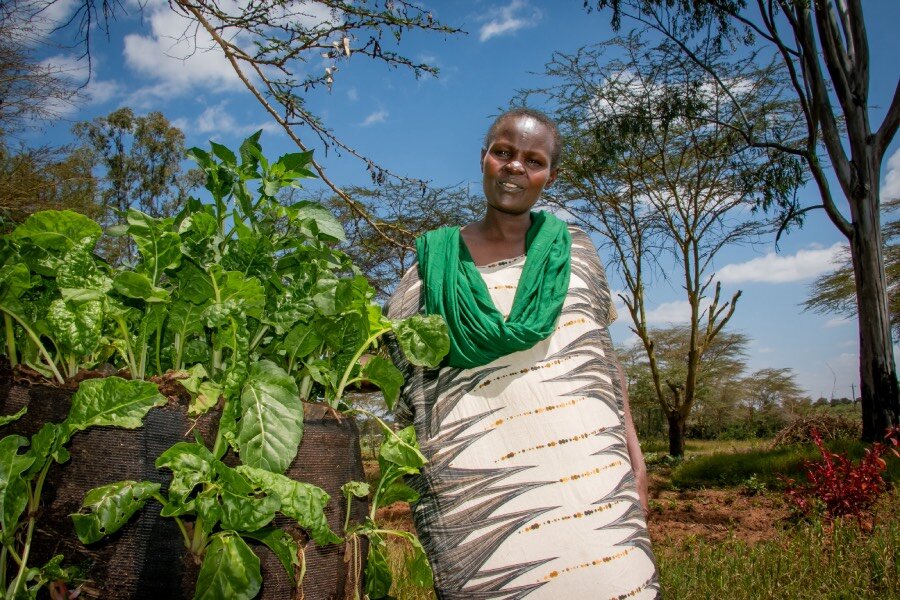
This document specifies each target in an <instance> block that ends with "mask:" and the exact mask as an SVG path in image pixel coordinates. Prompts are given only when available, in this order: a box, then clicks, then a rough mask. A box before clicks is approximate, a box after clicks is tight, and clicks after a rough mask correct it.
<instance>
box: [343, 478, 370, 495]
mask: <svg viewBox="0 0 900 600" xmlns="http://www.w3.org/2000/svg"><path fill="white" fill-rule="evenodd" d="M341 492H342V493H343V494H344V498H347V499H349V498H350V496H351V495H353V496H356V497H357V498H368V497H369V484H368V483H366V482H364V481H348V482H347V483H345V484H344V485H342V486H341Z"/></svg>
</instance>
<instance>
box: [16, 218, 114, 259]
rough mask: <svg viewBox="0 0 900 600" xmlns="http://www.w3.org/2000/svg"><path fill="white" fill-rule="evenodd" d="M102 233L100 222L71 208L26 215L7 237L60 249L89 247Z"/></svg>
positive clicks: (62, 250) (58, 250)
mask: <svg viewBox="0 0 900 600" xmlns="http://www.w3.org/2000/svg"><path fill="white" fill-rule="evenodd" d="M102 233H103V230H102V229H100V226H99V225H97V224H96V223H94V222H93V221H92V220H91V219H89V218H88V217H85V216H84V215H80V214H78V213H76V212H73V211H71V210H63V211H56V210H45V211H41V212H39V213H35V214H33V215H31V216H30V217H28V218H27V219H26V220H25V222H24V223H22V224H21V225H19V226H18V227H16V228H15V229H14V230H13V232H12V233H11V234H10V238H12V239H13V240H16V241H28V242H30V243H32V244H34V245H35V246H38V247H40V248H43V249H44V250H47V251H54V252H57V253H63V252H67V251H68V250H71V249H72V248H86V249H88V250H91V249H93V247H94V246H95V245H96V243H97V240H99V239H100V236H101V235H102Z"/></svg>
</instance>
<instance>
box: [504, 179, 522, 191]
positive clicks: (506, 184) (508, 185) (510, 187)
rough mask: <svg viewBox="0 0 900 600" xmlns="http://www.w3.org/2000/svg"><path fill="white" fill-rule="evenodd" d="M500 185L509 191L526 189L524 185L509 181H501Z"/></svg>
mask: <svg viewBox="0 0 900 600" xmlns="http://www.w3.org/2000/svg"><path fill="white" fill-rule="evenodd" d="M498 185H499V186H500V187H501V188H502V189H503V190H505V191H507V192H518V191H521V190H523V189H524V188H523V187H522V186H520V185H516V184H515V183H510V182H509V181H501V182H500V183H499V184H498Z"/></svg>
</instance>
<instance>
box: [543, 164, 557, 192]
mask: <svg viewBox="0 0 900 600" xmlns="http://www.w3.org/2000/svg"><path fill="white" fill-rule="evenodd" d="M557 175H559V167H557V168H555V169H550V177H548V178H547V183H545V184H544V187H545V188H548V187H550V186H551V185H553V182H554V181H556V176H557Z"/></svg>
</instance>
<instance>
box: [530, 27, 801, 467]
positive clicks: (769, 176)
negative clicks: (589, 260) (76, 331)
mask: <svg viewBox="0 0 900 600" xmlns="http://www.w3.org/2000/svg"><path fill="white" fill-rule="evenodd" d="M612 57H617V58H612ZM546 75H547V77H548V78H549V79H550V80H551V82H552V84H551V85H550V86H549V87H547V88H544V89H541V90H531V91H530V92H526V93H525V94H524V95H523V98H522V99H528V98H530V97H534V96H544V97H545V98H546V101H547V102H548V104H549V105H550V106H552V107H554V110H555V115H554V116H555V117H556V118H557V120H558V122H559V123H560V125H561V129H562V131H563V135H564V137H565V138H566V142H567V157H566V158H564V161H563V164H562V166H561V168H560V176H559V179H558V180H557V184H556V188H555V192H553V194H552V195H551V197H550V198H549V201H550V202H551V203H555V204H556V205H558V206H559V207H560V208H562V209H564V210H567V211H569V213H570V214H572V215H573V217H574V218H575V219H576V220H577V221H579V222H580V223H581V224H582V225H584V226H585V227H586V228H587V229H589V230H591V231H595V232H597V233H599V234H600V236H601V237H602V238H603V239H604V241H605V245H606V246H608V247H609V249H610V250H611V251H612V256H613V262H614V263H615V266H616V268H617V270H618V272H619V274H620V275H621V278H622V279H623V281H624V284H625V290H624V291H623V292H622V293H621V294H620V296H621V298H622V299H623V301H624V303H625V306H626V308H627V310H628V314H629V316H630V318H631V322H632V330H633V331H634V332H635V334H636V335H637V336H638V337H639V338H640V340H641V342H642V343H643V346H644V349H645V351H646V353H647V357H648V361H649V364H650V369H651V373H652V374H653V385H654V389H655V392H656V396H657V400H658V402H659V403H660V406H661V407H662V409H663V411H664V412H665V414H666V418H667V420H668V425H669V446H670V448H669V451H670V453H671V454H672V455H675V456H680V455H682V454H683V452H684V428H685V423H686V422H687V419H688V417H689V415H690V411H691V407H692V406H693V403H694V401H695V398H696V394H697V386H698V379H699V376H700V373H701V371H702V369H703V363H704V356H705V354H706V352H707V351H708V349H709V348H710V347H711V345H712V344H713V342H714V341H715V339H716V337H717V336H718V335H719V333H720V332H721V330H722V328H723V327H724V326H725V325H726V324H727V323H728V321H729V320H730V319H731V317H732V315H733V314H734V311H735V309H736V307H737V301H738V298H739V297H740V291H737V292H735V293H734V294H733V295H732V296H731V298H730V299H725V298H723V296H722V289H721V284H720V283H716V284H715V285H714V286H713V285H712V284H713V279H714V278H713V276H714V262H715V259H716V256H717V255H718V254H719V252H720V251H721V250H722V249H723V248H724V247H726V246H728V245H730V244H736V243H741V242H748V241H752V240H753V239H755V238H756V237H757V236H758V235H759V234H760V233H761V232H762V231H764V230H765V229H766V227H767V223H766V222H764V221H761V220H759V219H757V218H756V216H755V215H753V214H752V208H753V207H754V206H755V205H756V204H757V203H771V202H780V201H785V199H786V198H787V197H790V195H791V194H793V192H794V190H795V189H796V188H797V186H798V185H799V184H800V182H801V181H802V172H801V169H800V167H799V164H798V161H797V160H796V159H794V158H793V157H789V156H785V155H781V154H778V153H774V154H773V153H768V152H765V151H758V150H755V149H751V148H748V147H747V145H746V143H745V142H744V140H743V138H742V137H741V136H740V135H738V134H737V133H736V132H735V131H734V129H733V127H730V126H729V123H731V122H732V121H733V120H735V119H737V118H739V116H738V115H737V114H736V113H735V111H734V110H733V109H732V105H731V104H730V103H729V102H727V98H726V97H724V96H723V94H722V93H721V90H720V89H719V88H718V87H717V86H715V85H713V84H712V82H711V81H710V78H709V76H708V75H707V73H706V72H705V71H704V70H703V69H701V68H699V67H698V66H697V65H695V64H694V63H693V62H691V61H689V60H686V59H684V58H683V57H682V56H681V55H680V53H679V52H678V50H677V48H675V47H674V46H672V45H662V46H658V47H651V46H649V45H648V44H646V43H645V42H644V41H643V40H642V38H641V36H640V35H634V34H633V35H631V36H629V37H627V38H617V39H615V40H612V41H610V42H606V43H603V44H598V45H595V46H589V47H584V48H581V49H579V50H578V51H577V52H576V53H574V54H571V55H567V54H562V53H557V54H555V55H554V56H553V59H552V60H551V62H550V63H549V64H548V65H547V66H546ZM729 76H730V77H732V78H733V79H736V80H741V81H743V82H744V84H743V89H742V91H741V92H740V93H741V95H742V98H743V99H744V100H745V104H746V105H747V106H748V108H745V109H744V113H745V114H749V118H753V119H755V120H757V121H759V122H760V123H761V124H763V125H764V124H768V126H770V127H773V128H774V127H777V128H779V129H781V130H782V132H783V133H784V134H785V135H786V136H790V135H791V134H792V131H791V123H792V122H793V119H794V112H795V111H796V110H798V109H797V107H795V106H794V105H792V104H790V103H781V102H778V101H777V100H773V96H774V95H775V94H776V92H775V91H774V90H776V89H777V87H778V86H779V85H780V84H779V77H780V73H779V72H778V70H777V69H774V68H768V69H756V68H754V67H753V65H752V64H751V63H749V62H746V63H744V64H740V65H738V66H737V67H735V68H734V69H733V70H732V71H731V72H730V75H729ZM659 276H664V277H667V278H670V279H671V280H672V282H673V283H674V284H676V285H678V286H680V287H681V288H683V290H684V298H683V300H684V302H685V305H686V309H685V312H686V314H685V315H684V317H685V318H686V321H687V328H688V329H687V331H688V338H689V343H688V344H687V345H686V346H685V349H684V350H685V353H684V356H682V358H681V360H682V362H683V365H684V369H683V370H681V371H673V370H671V369H669V370H664V369H663V368H662V367H661V366H660V360H659V357H658V356H657V340H656V339H655V337H654V334H653V332H652V331H651V315H650V314H649V311H648V306H647V298H646V288H647V286H648V284H649V283H650V281H652V280H653V278H654V277H659Z"/></svg>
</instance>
